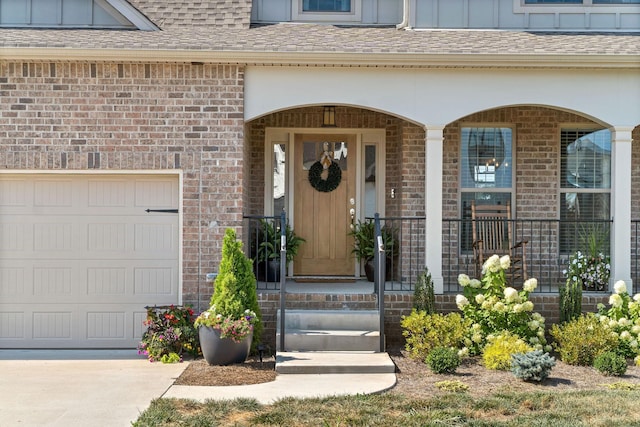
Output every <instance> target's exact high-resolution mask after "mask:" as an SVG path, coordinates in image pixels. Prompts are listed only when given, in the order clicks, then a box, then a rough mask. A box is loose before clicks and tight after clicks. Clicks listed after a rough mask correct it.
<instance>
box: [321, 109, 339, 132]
mask: <svg viewBox="0 0 640 427" xmlns="http://www.w3.org/2000/svg"><path fill="white" fill-rule="evenodd" d="M322 127H323V128H329V127H336V107H334V106H333V105H325V106H324V109H323V111H322Z"/></svg>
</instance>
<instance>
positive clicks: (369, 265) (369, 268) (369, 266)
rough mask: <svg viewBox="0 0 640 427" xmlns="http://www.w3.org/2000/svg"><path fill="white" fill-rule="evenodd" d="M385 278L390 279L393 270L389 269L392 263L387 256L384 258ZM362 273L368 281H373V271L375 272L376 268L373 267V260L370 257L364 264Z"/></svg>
mask: <svg viewBox="0 0 640 427" xmlns="http://www.w3.org/2000/svg"><path fill="white" fill-rule="evenodd" d="M385 264H386V265H385V280H387V281H389V280H392V278H393V272H392V271H391V267H392V265H391V264H392V263H391V260H390V259H389V258H387V259H386V260H385ZM364 273H365V274H366V276H367V280H368V281H370V282H374V281H375V273H376V268H375V263H374V262H373V260H372V259H370V260H369V261H367V262H366V263H365V264H364Z"/></svg>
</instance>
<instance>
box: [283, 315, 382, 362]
mask: <svg viewBox="0 0 640 427" xmlns="http://www.w3.org/2000/svg"><path fill="white" fill-rule="evenodd" d="M285 322H286V325H285V329H286V332H285V350H286V351H297V352H300V351H338V352H344V351H350V352H362V351H365V352H366V351H368V352H376V351H379V347H380V332H379V329H380V321H379V317H378V312H377V311H374V310H286V311H285ZM276 328H277V329H276V351H281V349H280V311H278V315H277V326H276Z"/></svg>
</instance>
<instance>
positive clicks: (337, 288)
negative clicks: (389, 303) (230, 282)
mask: <svg viewBox="0 0 640 427" xmlns="http://www.w3.org/2000/svg"><path fill="white" fill-rule="evenodd" d="M261 285H265V283H264V282H258V289H261V288H260V286H261ZM285 286H286V291H287V293H288V294H372V293H373V291H374V283H373V282H369V281H367V280H355V281H354V280H351V281H341V280H340V279H337V281H336V282H328V281H305V279H304V278H295V277H294V278H290V277H288V278H287V281H286V285H285ZM275 291H276V292H279V291H278V290H275Z"/></svg>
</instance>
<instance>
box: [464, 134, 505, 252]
mask: <svg viewBox="0 0 640 427" xmlns="http://www.w3.org/2000/svg"><path fill="white" fill-rule="evenodd" d="M512 134H513V131H512V130H511V129H510V128H505V127H500V128H493V127H465V128H462V132H461V135H460V137H461V147H460V153H461V156H460V157H461V158H460V183H461V189H460V193H461V207H462V218H463V219H470V218H471V201H472V200H475V201H477V202H478V203H483V204H496V205H504V204H506V203H511V199H512V196H513V159H512V156H513V154H512V153H513V147H512V144H513V135H512ZM471 240H472V237H471V224H470V222H469V223H466V222H465V226H464V227H463V230H462V239H461V242H462V247H461V249H462V251H463V253H466V252H468V251H471Z"/></svg>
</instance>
